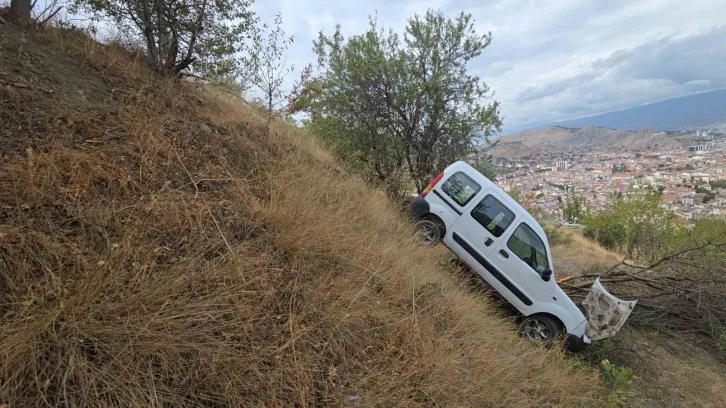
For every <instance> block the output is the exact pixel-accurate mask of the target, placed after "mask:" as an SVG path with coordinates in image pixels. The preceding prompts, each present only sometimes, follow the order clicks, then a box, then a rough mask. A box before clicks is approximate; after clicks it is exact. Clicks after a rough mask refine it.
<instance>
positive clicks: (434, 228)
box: [414, 219, 442, 246]
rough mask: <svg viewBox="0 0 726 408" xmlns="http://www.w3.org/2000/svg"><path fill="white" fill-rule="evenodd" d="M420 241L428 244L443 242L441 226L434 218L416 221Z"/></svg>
mask: <svg viewBox="0 0 726 408" xmlns="http://www.w3.org/2000/svg"><path fill="white" fill-rule="evenodd" d="M414 231H415V232H416V238H418V242H420V243H421V244H423V245H427V246H434V245H436V244H438V243H439V242H441V238H442V237H441V227H440V226H439V224H438V223H436V222H435V221H433V220H429V219H424V220H419V221H417V222H416V225H415V226H414Z"/></svg>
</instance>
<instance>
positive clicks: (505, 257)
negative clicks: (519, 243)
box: [499, 249, 509, 259]
mask: <svg viewBox="0 0 726 408" xmlns="http://www.w3.org/2000/svg"><path fill="white" fill-rule="evenodd" d="M499 253H500V254H501V255H502V256H503V257H504V259H509V253H508V252H507V251H505V250H503V249H500V250H499Z"/></svg>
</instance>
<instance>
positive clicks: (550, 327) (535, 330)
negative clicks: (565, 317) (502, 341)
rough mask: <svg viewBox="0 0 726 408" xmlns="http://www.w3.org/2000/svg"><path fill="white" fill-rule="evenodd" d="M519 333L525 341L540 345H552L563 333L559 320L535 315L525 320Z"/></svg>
mask: <svg viewBox="0 0 726 408" xmlns="http://www.w3.org/2000/svg"><path fill="white" fill-rule="evenodd" d="M519 332H520V333H521V334H522V336H524V338H525V339H527V340H531V341H535V342H538V343H544V344H552V342H554V341H555V340H556V339H557V338H558V337H559V336H560V334H561V333H562V326H561V325H560V322H558V321H557V320H555V319H553V318H551V317H549V316H546V315H533V316H527V317H525V318H524V321H523V322H522V324H521V325H520V326H519Z"/></svg>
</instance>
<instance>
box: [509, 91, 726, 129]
mask: <svg viewBox="0 0 726 408" xmlns="http://www.w3.org/2000/svg"><path fill="white" fill-rule="evenodd" d="M724 124H726V88H720V89H714V90H711V91H706V92H700V93H696V94H691V95H685V96H679V97H676V98H670V99H666V100H663V101H658V102H653V103H649V104H645V105H640V106H634V107H631V108H626V109H620V110H616V111H611V112H605V113H601V114H597V115H592V116H587V117H584V118H577V119H571V120H563V121H556V122H550V123H545V124H541V125H536V126H532V127H528V128H524V129H519V130H517V131H515V132H509V133H507V134H505V135H503V136H507V135H511V134H515V133H521V132H523V131H527V130H535V129H542V128H546V127H552V126H561V127H569V128H584V127H587V126H601V127H610V128H614V129H622V130H630V131H637V130H640V129H642V128H650V129H653V130H661V131H662V130H667V131H673V130H695V129H698V128H704V127H715V126H719V125H724Z"/></svg>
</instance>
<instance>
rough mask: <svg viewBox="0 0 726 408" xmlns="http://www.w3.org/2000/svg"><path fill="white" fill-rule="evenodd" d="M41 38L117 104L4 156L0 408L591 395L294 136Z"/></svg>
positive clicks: (371, 194) (236, 107)
mask: <svg viewBox="0 0 726 408" xmlns="http://www.w3.org/2000/svg"><path fill="white" fill-rule="evenodd" d="M1 27H2V26H0V29H2V28H1ZM53 35H58V37H57V38H53V39H52V40H53V42H52V44H53V46H54V47H61V49H63V50H64V52H69V53H72V54H74V53H79V55H86V58H85V59H80V60H79V62H78V64H83V66H88V65H91V66H99V67H102V68H99V69H103V70H105V71H103V72H112V73H114V75H118V77H119V78H121V82H120V83H119V86H117V87H116V88H117V91H115V92H113V95H116V96H113V97H112V98H110V99H108V100H107V102H104V103H102V104H97V105H94V106H92V107H85V108H84V110H83V111H77V112H72V111H71V112H65V113H64V117H65V118H67V119H70V120H71V123H72V125H70V126H71V127H72V128H73V129H75V130H73V132H72V133H73V134H76V135H77V137H76V138H74V139H68V138H66V139H64V138H63V137H64V135H68V134H69V129H68V123H69V122H67V121H65V122H64V123H65V125H64V126H59V127H49V129H48V132H49V133H48V134H47V135H46V136H47V137H46V138H45V139H43V140H42V141H35V142H34V143H33V145H32V146H29V147H32V149H28V150H24V151H21V152H17V151H14V150H10V151H7V152H6V154H5V156H4V159H3V162H2V167H1V168H0V201H1V202H2V203H3V207H2V209H1V211H2V212H0V215H1V217H0V330H2V333H3V336H2V338H0V402H2V403H9V404H10V406H25V405H51V406H54V405H61V404H65V405H70V406H120V405H123V406H139V407H141V406H143V407H148V406H319V405H334V406H338V405H344V404H356V405H364V406H477V407H481V406H532V407H534V406H537V407H540V406H563V405H575V404H578V403H581V402H583V401H588V400H590V399H591V398H593V397H595V396H596V394H597V392H598V389H599V382H598V379H597V375H596V373H594V372H593V371H592V370H589V369H584V368H581V367H577V366H576V365H575V364H574V363H573V362H572V361H570V360H569V359H568V358H566V357H565V356H563V355H562V353H561V352H560V351H558V350H555V349H549V350H548V349H543V348H539V347H536V346H533V345H531V344H528V343H525V342H524V341H523V340H521V339H519V338H518V337H517V336H516V334H515V332H514V328H513V327H512V325H511V324H510V323H508V322H507V321H505V320H503V319H500V318H499V317H497V313H496V312H495V311H493V310H492V309H491V308H490V306H488V304H487V302H486V301H485V300H484V299H483V298H482V297H480V296H477V295H475V294H471V293H470V292H469V291H467V290H465V289H464V285H465V283H464V282H463V281H461V280H457V279H455V278H452V276H451V274H447V273H445V271H444V270H442V269H441V268H442V266H441V265H442V262H440V261H441V259H442V258H441V254H442V252H441V251H430V250H428V249H426V248H422V247H420V246H417V245H416V244H415V243H414V242H413V240H412V238H411V234H410V225H409V224H408V222H407V221H406V220H405V219H403V218H402V217H401V216H400V215H399V214H398V213H397V211H395V209H394V208H393V207H392V206H391V204H390V203H389V202H388V201H387V200H386V199H385V197H384V196H383V195H382V194H381V193H379V192H376V191H374V190H371V189H369V188H367V187H366V186H365V185H364V184H363V183H362V181H361V180H359V179H358V178H356V177H354V176H351V175H350V174H348V173H347V172H346V171H345V169H343V168H342V167H341V166H340V164H339V163H337V161H336V160H335V159H334V158H333V157H332V156H331V155H330V153H329V152H327V151H325V150H324V149H322V148H320V146H318V144H317V143H316V142H315V141H314V139H313V138H311V137H310V136H309V135H305V134H304V133H302V132H300V131H297V130H295V129H293V128H291V127H289V126H287V125H285V124H282V123H276V124H274V126H273V132H272V134H271V135H270V136H268V135H267V134H266V132H264V131H262V129H261V128H260V125H261V119H260V117H259V115H257V114H256V113H255V112H254V111H252V110H250V109H249V108H246V107H244V106H242V105H241V104H238V103H236V101H234V100H230V99H226V98H223V97H222V96H220V95H217V94H215V93H214V92H212V91H207V90H195V89H193V87H184V86H182V85H179V84H176V83H173V82H170V81H167V80H162V79H157V78H154V76H153V75H152V74H150V73H148V72H147V71H145V69H144V68H143V67H142V66H140V65H139V64H138V62H134V61H133V60H132V61H131V62H129V60H128V59H124V58H127V57H129V55H128V54H124V53H123V52H122V51H119V50H115V49H113V48H112V47H103V46H99V45H94V44H91V43H88V42H83V41H82V38H76V37H64V36H63V35H62V33H58V34H53ZM73 35H74V36H75V35H76V34H73ZM34 41H36V40H34ZM74 55H75V54H74ZM79 123H82V124H83V126H82V127H76V126H78V125H76V124H79ZM201 125H204V126H201ZM85 135H92V137H90V138H86V137H85ZM88 140H91V141H88Z"/></svg>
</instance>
